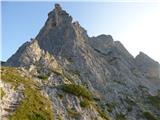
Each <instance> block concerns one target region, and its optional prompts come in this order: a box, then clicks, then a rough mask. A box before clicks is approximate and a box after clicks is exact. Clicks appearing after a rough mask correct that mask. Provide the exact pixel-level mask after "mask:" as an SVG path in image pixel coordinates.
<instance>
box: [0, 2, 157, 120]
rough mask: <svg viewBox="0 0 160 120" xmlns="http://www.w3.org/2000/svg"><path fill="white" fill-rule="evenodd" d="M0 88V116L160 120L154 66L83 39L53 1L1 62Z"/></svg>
mask: <svg viewBox="0 0 160 120" xmlns="http://www.w3.org/2000/svg"><path fill="white" fill-rule="evenodd" d="M0 90H1V102H0V103H1V105H0V106H1V114H0V117H1V118H2V120H7V119H11V120H160V64H159V63H158V62H156V61H154V60H153V59H151V58H150V57H149V56H147V55H146V54H145V53H142V52H140V53H139V55H137V56H136V57H135V58H134V57H133V56H132V55H131V54H130V53H129V52H128V51H127V50H126V49H125V47H124V46H123V45H122V43H121V42H120V41H114V40H113V38H112V36H111V35H104V34H103V35H99V36H97V37H89V36H88V35H87V31H86V30H85V29H84V28H83V27H81V25H80V24H79V23H78V22H73V21H72V17H71V16H70V15H69V14H68V13H67V12H66V11H65V10H63V9H62V8H61V6H60V5H59V4H55V8H54V9H53V10H52V11H51V12H49V13H48V19H47V21H46V22H45V25H44V26H43V28H42V29H41V30H40V32H39V34H38V35H37V36H36V37H35V38H32V39H31V40H30V41H29V42H26V43H24V44H23V45H22V46H21V47H20V48H19V49H18V50H17V52H16V53H15V54H14V55H12V56H11V57H10V58H9V59H8V60H7V61H6V62H4V63H3V66H2V67H1V81H0Z"/></svg>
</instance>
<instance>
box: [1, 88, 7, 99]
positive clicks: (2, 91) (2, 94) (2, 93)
mask: <svg viewBox="0 0 160 120" xmlns="http://www.w3.org/2000/svg"><path fill="white" fill-rule="evenodd" d="M5 94H6V93H5V92H4V90H3V89H2V88H0V96H1V99H2V98H3V96H5Z"/></svg>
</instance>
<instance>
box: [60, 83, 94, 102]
mask: <svg viewBox="0 0 160 120" xmlns="http://www.w3.org/2000/svg"><path fill="white" fill-rule="evenodd" d="M61 88H62V90H63V91H65V92H67V93H71V94H73V95H75V96H78V97H80V96H82V97H83V98H86V99H88V100H92V95H91V93H90V92H89V91H88V90H87V89H86V88H85V87H84V86H82V85H76V84H64V85H62V87H61Z"/></svg>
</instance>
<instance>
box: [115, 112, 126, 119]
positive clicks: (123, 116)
mask: <svg viewBox="0 0 160 120" xmlns="http://www.w3.org/2000/svg"><path fill="white" fill-rule="evenodd" d="M116 120H127V118H126V116H125V115H124V114H122V113H119V114H116Z"/></svg>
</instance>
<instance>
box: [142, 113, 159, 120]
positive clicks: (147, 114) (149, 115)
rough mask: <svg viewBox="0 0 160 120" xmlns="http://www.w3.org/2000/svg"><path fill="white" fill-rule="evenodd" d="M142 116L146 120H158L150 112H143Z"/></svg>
mask: <svg viewBox="0 0 160 120" xmlns="http://www.w3.org/2000/svg"><path fill="white" fill-rule="evenodd" d="M143 115H144V116H145V117H146V118H147V119H148V120H158V119H157V118H156V117H155V116H154V115H153V114H152V113H151V112H149V111H145V112H143Z"/></svg>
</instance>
